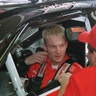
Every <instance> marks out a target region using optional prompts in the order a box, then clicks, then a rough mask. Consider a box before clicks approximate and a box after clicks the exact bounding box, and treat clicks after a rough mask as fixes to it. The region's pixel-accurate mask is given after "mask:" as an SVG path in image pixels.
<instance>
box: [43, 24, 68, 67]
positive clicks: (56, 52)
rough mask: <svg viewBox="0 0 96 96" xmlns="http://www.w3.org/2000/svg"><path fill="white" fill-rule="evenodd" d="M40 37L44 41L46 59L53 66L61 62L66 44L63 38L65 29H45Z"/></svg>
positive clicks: (51, 27) (61, 27) (58, 27)
mask: <svg viewBox="0 0 96 96" xmlns="http://www.w3.org/2000/svg"><path fill="white" fill-rule="evenodd" d="M42 37H43V39H44V49H45V50H46V51H47V52H48V57H49V59H50V60H51V63H52V64H53V65H56V64H58V63H60V62H62V61H63V59H64V56H65V53H66V48H67V45H68V42H67V40H66V37H65V28H64V27H63V26H61V25H53V26H50V27H48V28H46V29H45V30H44V31H43V33H42Z"/></svg>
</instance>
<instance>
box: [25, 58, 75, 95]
mask: <svg viewBox="0 0 96 96" xmlns="http://www.w3.org/2000/svg"><path fill="white" fill-rule="evenodd" d="M75 61H76V59H73V58H72V57H70V58H69V59H68V60H67V61H65V62H64V63H63V64H61V66H60V67H59V68H58V70H57V72H56V73H55V75H54V77H53V79H52V81H51V82H50V83H49V84H48V85H47V86H46V87H44V88H45V89H44V88H42V90H43V89H44V90H48V89H50V88H52V87H53V88H54V87H57V86H59V85H60V84H59V82H58V81H56V80H55V78H56V76H57V75H59V74H61V73H62V72H67V71H68V70H69V68H70V67H71V65H72V64H73V63H74V62H75ZM46 65H47V64H46V63H43V64H42V65H41V66H40V68H39V70H38V72H37V75H36V77H35V78H31V79H29V84H28V86H27V87H26V89H27V91H28V92H30V91H34V92H37V90H40V86H41V84H42V80H43V78H44V74H45V70H46ZM55 83H56V84H55ZM44 90H43V91H44ZM40 93H41V92H40Z"/></svg>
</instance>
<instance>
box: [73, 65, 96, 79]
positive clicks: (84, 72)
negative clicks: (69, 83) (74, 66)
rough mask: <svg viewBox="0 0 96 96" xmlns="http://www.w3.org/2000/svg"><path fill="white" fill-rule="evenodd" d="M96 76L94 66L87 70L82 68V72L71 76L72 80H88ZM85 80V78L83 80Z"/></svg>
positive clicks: (95, 67)
mask: <svg viewBox="0 0 96 96" xmlns="http://www.w3.org/2000/svg"><path fill="white" fill-rule="evenodd" d="M95 75H96V66H93V67H87V68H83V69H82V70H80V71H78V72H77V73H75V74H73V76H72V78H74V79H76V78H77V79H79V78H80V79H81V78H84V77H87V79H88V78H91V77H92V78H93V77H94V76H95ZM85 79H86V78H85Z"/></svg>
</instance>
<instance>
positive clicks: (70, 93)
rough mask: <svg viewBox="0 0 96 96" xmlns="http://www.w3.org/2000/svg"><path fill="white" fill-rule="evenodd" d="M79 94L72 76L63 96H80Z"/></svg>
mask: <svg viewBox="0 0 96 96" xmlns="http://www.w3.org/2000/svg"><path fill="white" fill-rule="evenodd" d="M79 94H80V93H79V91H78V88H77V86H76V83H75V81H74V77H72V76H71V77H70V80H69V83H68V85H67V87H66V90H65V93H64V94H63V96H79Z"/></svg>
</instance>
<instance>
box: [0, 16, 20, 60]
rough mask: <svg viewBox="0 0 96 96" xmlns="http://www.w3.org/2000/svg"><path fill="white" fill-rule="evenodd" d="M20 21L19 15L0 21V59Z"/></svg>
mask: <svg viewBox="0 0 96 96" xmlns="http://www.w3.org/2000/svg"><path fill="white" fill-rule="evenodd" d="M20 22H21V18H20V16H13V17H10V18H6V19H3V20H1V21H0V61H1V60H2V58H3V56H4V55H5V54H6V53H7V51H8V50H9V48H10V46H11V45H12V42H13V39H14V37H15V35H16V32H17V31H16V30H17V26H18V25H19V23H20Z"/></svg>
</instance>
